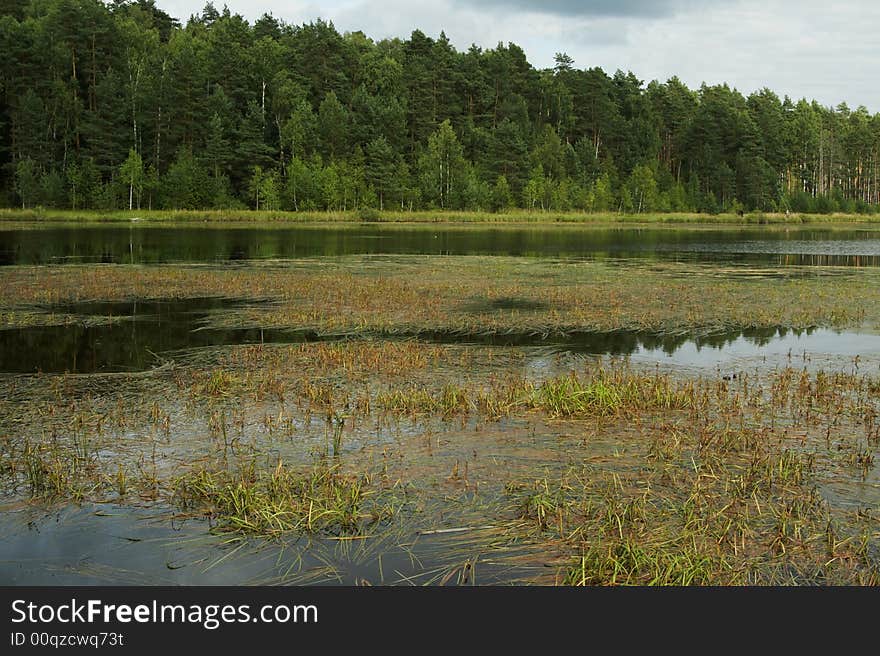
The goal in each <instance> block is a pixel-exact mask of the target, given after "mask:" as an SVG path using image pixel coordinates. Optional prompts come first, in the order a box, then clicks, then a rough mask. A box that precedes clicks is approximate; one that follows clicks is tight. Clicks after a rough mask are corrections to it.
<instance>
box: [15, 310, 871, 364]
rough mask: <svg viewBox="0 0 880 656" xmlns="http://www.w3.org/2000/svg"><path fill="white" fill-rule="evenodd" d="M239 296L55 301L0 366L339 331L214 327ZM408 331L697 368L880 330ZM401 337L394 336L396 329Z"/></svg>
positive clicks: (858, 351)
mask: <svg viewBox="0 0 880 656" xmlns="http://www.w3.org/2000/svg"><path fill="white" fill-rule="evenodd" d="M244 305H247V303H246V302H244V301H240V300H235V299H222V298H208V299H205V298H201V299H199V298H195V299H158V300H151V301H132V302H109V303H100V302H89V303H81V304H70V305H66V306H56V307H53V308H51V310H50V311H49V316H53V317H56V318H57V317H63V318H64V320H65V322H64V323H58V324H52V325H37V326H31V327H26V328H9V329H5V330H0V372H5V373H35V372H43V373H64V372H69V373H101V372H120V371H144V370H147V369H150V368H153V367H155V366H157V365H159V364H161V363H162V362H163V361H164V360H165V359H173V357H174V354H175V352H179V351H182V350H190V349H198V348H203V347H212V346H231V345H238V344H260V343H266V344H270V343H276V344H277V343H281V344H284V343H300V342H306V341H320V340H336V339H339V337H337V336H333V335H329V336H322V335H318V334H317V333H315V332H314V331H309V330H295V329H291V330H287V329H261V328H213V327H211V326H210V317H211V315H212V313H216V312H223V311H230V310H235V309H236V308H240V307H242V306H244ZM413 337H415V338H417V339H421V340H425V341H430V342H434V343H448V344H462V343H465V344H467V343H476V344H486V345H492V346H497V347H499V348H503V347H512V346H517V347H536V348H539V349H547V350H550V351H552V352H571V353H583V354H589V355H613V356H629V357H631V358H632V360H633V361H635V362H643V363H644V362H647V363H657V364H660V365H663V366H667V365H669V366H676V367H690V368H696V369H707V368H721V367H723V368H725V370H727V369H730V368H731V367H738V366H745V365H746V364H748V363H749V362H754V361H760V362H762V363H767V362H768V361H769V362H770V363H771V364H778V365H782V366H786V365H791V364H798V362H799V361H800V362H803V363H806V362H807V361H810V362H813V361H815V362H816V363H817V364H818V363H820V362H824V361H825V360H827V359H828V358H832V359H833V358H837V359H840V358H845V359H846V360H847V361H849V360H852V359H854V358H856V357H857V356H858V357H859V358H860V359H861V360H869V359H870V358H871V357H873V356H880V335H878V334H876V333H871V332H859V331H853V330H831V329H827V328H813V329H808V330H797V331H796V330H789V329H786V328H765V329H751V330H734V331H723V332H717V333H711V334H706V335H696V336H693V335H686V334H685V335H682V334H669V333H657V332H646V331H631V330H616V331H608V332H580V333H574V334H569V335H564V336H559V335H556V336H553V335H550V336H543V335H534V334H529V333H523V334H505V335H471V336H468V335H460V334H451V333H443V332H435V333H431V332H425V333H419V334H417V335H414V336H413ZM396 339H400V337H396Z"/></svg>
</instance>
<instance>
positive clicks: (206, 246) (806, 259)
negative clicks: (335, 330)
mask: <svg viewBox="0 0 880 656" xmlns="http://www.w3.org/2000/svg"><path fill="white" fill-rule="evenodd" d="M878 234H880V233H878V232H877V231H876V230H872V229H866V228H861V227H846V228H833V229H832V228H826V227H812V226H808V227H784V228H780V227H776V226H758V227H736V228H730V227H700V228H695V227H663V226H660V227H654V226H647V227H646V226H638V225H637V226H632V227H629V226H628V227H607V226H593V225H569V224H550V225H546V224H545V225H536V226H516V225H513V226H511V225H506V226H485V225H473V226H470V225H442V226H434V225H420V224H403V225H398V224H369V223H367V224H354V225H348V224H344V225H336V226H326V225H249V224H214V223H211V224H205V225H203V226H193V225H192V224H183V225H167V224H163V225H155V224H143V223H132V224H129V225H120V224H115V223H114V224H82V225H77V224H74V225H71V224H64V225H58V224H23V225H20V226H4V227H3V228H2V229H0V265H33V264H67V263H125V264H157V263H181V262H224V261H225V262H235V261H243V260H258V259H260V260H265V259H291V258H302V257H321V256H344V255H356V254H424V255H506V256H528V257H568V258H592V259H608V258H647V259H656V260H673V261H724V262H746V263H753V264H757V263H763V264H772V265H820V266H878V265H880V238H878Z"/></svg>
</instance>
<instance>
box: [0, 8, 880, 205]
mask: <svg viewBox="0 0 880 656" xmlns="http://www.w3.org/2000/svg"><path fill="white" fill-rule="evenodd" d="M23 7H24V5H22V6H21V7H19V6H18V5H16V6H15V8H14V11H11V12H9V13H8V14H7V15H5V16H3V18H2V20H0V43H2V44H3V45H4V55H5V57H4V58H3V62H0V87H2V88H3V90H4V94H5V98H6V99H7V101H6V102H5V103H3V104H0V126H2V129H3V131H4V134H6V135H7V136H8V138H7V140H6V142H5V143H3V144H2V145H0V169H2V172H3V175H2V176H0V198H4V199H7V201H9V202H16V203H17V204H21V205H23V206H25V207H28V206H35V205H38V204H43V205H45V206H49V205H51V206H54V207H58V208H61V207H68V208H72V209H88V208H119V207H131V208H134V207H135V206H137V207H148V208H151V209H152V208H156V209H159V208H161V209H174V208H184V207H190V208H196V207H197V208H215V207H234V206H249V207H255V206H256V205H257V203H259V205H260V207H261V208H263V207H278V208H281V209H291V210H317V209H332V210H338V209H355V208H358V207H361V206H364V205H367V206H375V207H377V208H382V209H399V210H406V211H411V210H417V209H432V208H437V209H444V210H450V209H454V210H471V211H477V210H483V209H492V210H494V211H502V210H504V209H507V208H512V207H514V206H520V207H522V208H525V209H527V210H530V211H535V210H539V209H540V210H544V211H553V210H559V211H565V210H570V209H576V210H585V211H590V212H608V211H615V212H633V213H645V212H658V211H659V212H666V211H672V212H693V211H697V212H710V213H715V212H721V211H725V212H729V211H738V210H742V211H743V212H749V211H753V210H758V211H764V212H773V211H779V212H785V211H793V212H821V213H833V212H838V211H842V212H865V213H868V212H874V211H876V209H877V207H878V202H880V187H878V185H877V179H878V178H880V155H878V153H880V115H871V114H869V113H868V111H867V110H866V109H865V108H864V107H859V108H856V109H854V110H853V109H850V108H849V107H847V106H846V105H845V104H840V105H839V106H837V107H836V108H829V107H824V106H822V105H820V104H818V103H816V102H809V101H807V100H800V101H797V102H793V101H792V100H790V99H789V98H782V99H780V98H779V97H778V96H777V95H776V94H774V93H773V92H772V91H770V90H768V89H761V90H760V91H756V92H754V93H752V94H750V95H749V96H748V97H744V96H743V95H742V94H741V93H739V92H738V91H737V90H736V89H732V88H730V87H728V86H727V85H717V86H707V85H703V86H702V87H701V88H700V89H698V90H691V89H688V88H687V87H686V86H685V85H684V84H683V83H682V82H681V81H680V80H678V78H675V77H673V78H671V79H669V80H667V81H666V82H659V81H656V80H655V81H652V82H650V83H648V84H647V85H645V84H644V83H643V81H641V80H639V79H637V78H636V77H635V76H634V75H633V74H632V73H627V72H623V71H618V72H616V73H614V74H613V75H608V74H607V73H605V72H604V71H603V70H602V69H600V68H590V69H582V68H579V67H578V64H577V62H575V61H574V60H572V58H571V57H569V56H568V55H566V54H565V53H558V56H557V58H556V61H555V65H554V67H553V68H552V69H547V70H536V69H535V68H534V67H533V66H532V65H531V64H529V62H528V60H527V59H526V56H525V53H524V52H523V51H522V49H521V48H519V47H518V46H516V45H515V44H507V45H499V46H497V47H496V48H493V49H486V50H482V49H480V48H471V49H470V50H468V51H467V52H458V51H456V49H455V48H454V47H453V46H452V45H451V43H450V41H449V39H448V38H447V37H446V36H445V35H444V34H441V35H440V36H439V37H438V38H436V39H434V38H431V37H429V36H427V35H425V34H424V33H422V32H420V31H418V30H416V31H414V32H413V33H412V34H411V35H410V36H409V38H407V39H385V40H380V41H373V40H370V39H369V38H367V37H366V36H364V35H363V34H361V33H359V32H353V33H351V34H348V35H342V34H340V33H339V32H338V31H337V30H336V29H335V27H334V26H333V25H332V24H331V23H328V22H325V21H321V20H318V21H315V22H312V23H308V24H304V25H288V24H285V23H284V22H283V21H279V20H276V19H274V18H272V17H270V16H264V17H263V18H261V19H260V20H258V21H256V22H255V23H254V24H249V23H248V21H246V20H245V19H244V18H243V17H242V16H240V15H238V14H234V13H232V12H231V11H229V10H224V11H223V12H218V11H216V10H215V9H214V8H213V6H210V5H209V6H207V7H206V8H205V9H204V10H203V11H202V12H201V13H200V14H199V15H198V16H195V17H193V20H191V21H189V22H188V23H187V24H186V25H185V26H183V25H180V24H179V23H178V22H177V21H175V20H174V19H173V18H171V17H170V16H169V15H168V14H167V13H165V12H164V11H162V10H161V9H159V8H158V7H156V6H155V5H154V4H152V3H147V4H144V3H131V2H112V3H104V2H101V1H100V0H81V1H78V2H69V1H68V0H42V1H41V2H38V3H29V4H27V7H26V8H23ZM184 152H186V153H189V155H188V156H187V155H185V156H181V153H184ZM132 153H134V154H135V155H136V156H137V157H139V158H140V164H139V165H138V161H137V159H135V158H134V157H133V156H132ZM316 157H319V158H320V159H316ZM254 167H260V169H261V170H262V171H263V172H264V174H265V175H264V177H263V178H261V179H260V181H259V182H260V184H258V185H257V187H256V188H254V180H253V176H254ZM502 178H503V180H504V183H503V184H502V183H500V180H501V179H502ZM166 185H170V187H169V188H166Z"/></svg>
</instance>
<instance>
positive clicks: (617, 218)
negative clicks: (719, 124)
mask: <svg viewBox="0 0 880 656" xmlns="http://www.w3.org/2000/svg"><path fill="white" fill-rule="evenodd" d="M20 221H26V222H33V221H53V222H70V223H126V222H132V221H143V222H147V223H189V222H210V223H237V222H241V223H266V222H269V223H272V222H277V223H295V224H301V223H364V222H368V223H478V224H521V223H522V224H554V223H566V224H586V225H590V224H596V225H609V224H661V225H662V224H708V225H770V224H774V225H801V224H826V225H828V224H846V223H861V224H875V223H880V214H841V213H834V214H796V213H791V214H779V213H775V214H774V213H761V212H753V213H749V214H745V215H743V216H740V215H736V214H696V213H665V214H618V213H616V212H604V213H599V212H597V213H586V212H553V211H549V212H527V211H525V210H514V211H510V212H504V213H489V212H466V211H461V212H459V211H433V210H423V211H414V212H400V211H384V212H372V211H370V212H369V213H363V212H360V211H347V212H284V211H254V210H131V211H129V210H55V209H44V208H37V209H26V210H22V209H13V208H2V209H0V222H20Z"/></svg>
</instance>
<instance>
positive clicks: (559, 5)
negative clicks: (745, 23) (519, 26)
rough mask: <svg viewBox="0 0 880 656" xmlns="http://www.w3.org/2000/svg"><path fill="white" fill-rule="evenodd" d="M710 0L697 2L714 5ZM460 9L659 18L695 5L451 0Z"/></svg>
mask: <svg viewBox="0 0 880 656" xmlns="http://www.w3.org/2000/svg"><path fill="white" fill-rule="evenodd" d="M721 1H722V0H710V2H708V3H706V2H703V3H701V4H704V5H705V4H717V3H718V2H721ZM453 4H455V5H457V6H459V7H462V8H465V7H467V8H472V9H476V8H480V7H486V8H492V9H496V10H500V9H509V10H510V11H528V12H534V13H538V14H553V15H556V16H571V17H577V18H607V17H615V18H617V17H628V18H663V17H668V16H673V15H675V14H676V13H678V12H679V11H683V10H685V9H687V8H688V7H691V8H692V7H693V6H694V5H696V4H698V3H697V2H696V0H454V3H453Z"/></svg>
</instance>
